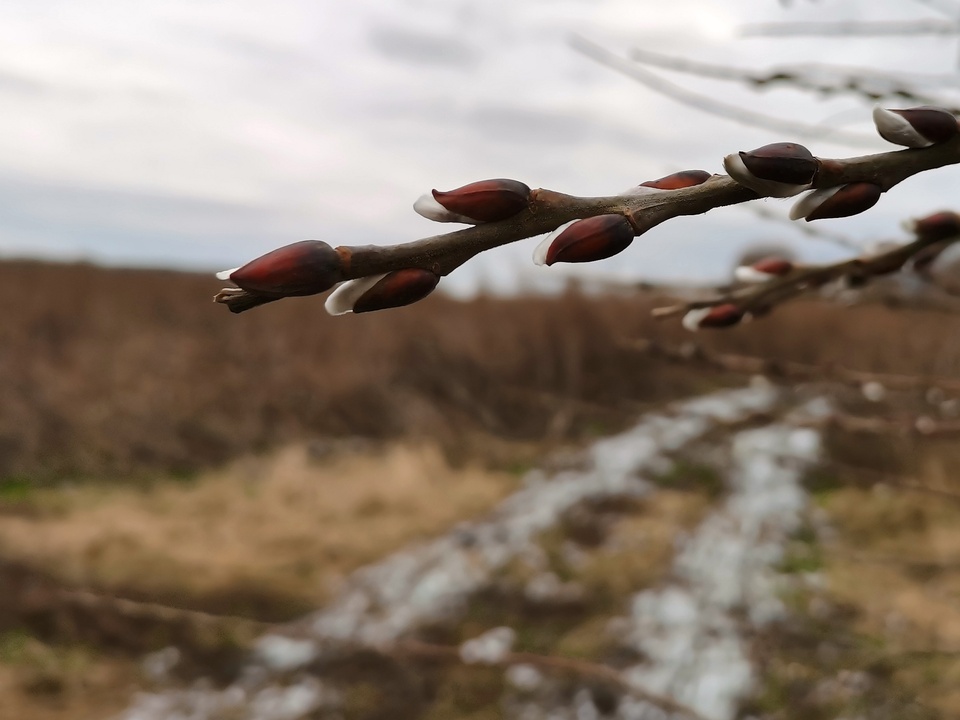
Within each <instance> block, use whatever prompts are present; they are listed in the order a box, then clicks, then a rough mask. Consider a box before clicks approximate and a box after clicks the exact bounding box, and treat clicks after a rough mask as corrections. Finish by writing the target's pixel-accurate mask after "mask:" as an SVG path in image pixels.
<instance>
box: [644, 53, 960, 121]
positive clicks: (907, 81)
mask: <svg viewBox="0 0 960 720" xmlns="http://www.w3.org/2000/svg"><path fill="white" fill-rule="evenodd" d="M630 57H631V59H632V60H634V61H635V62H638V63H643V64H644V65H652V66H654V67H658V68H662V69H664V70H672V71H675V72H681V73H686V74H688V75H696V76H697V77H705V78H712V79H715V80H728V81H733V82H739V83H742V84H744V85H747V86H749V87H751V88H765V87H769V86H773V85H787V86H789V87H791V88H799V89H801V90H808V91H811V92H818V93H823V94H833V93H853V94H855V95H859V96H860V97H864V98H866V99H868V100H874V101H875V100H880V99H883V98H898V99H900V100H904V101H907V102H910V103H912V104H915V105H938V106H941V107H948V105H949V103H947V102H945V101H944V99H943V98H941V97H938V96H935V95H928V94H925V93H922V92H919V91H917V90H915V89H913V88H912V87H910V85H911V84H913V83H917V82H924V83H926V84H928V85H944V84H950V85H956V84H957V82H958V78H956V77H954V76H951V75H937V76H915V77H912V78H911V77H909V76H906V75H895V74H891V73H880V72H878V71H876V70H865V69H862V68H841V67H836V66H829V65H827V66H824V65H802V66H783V67H774V68H771V69H769V70H762V71H757V70H749V69H745V68H737V67H732V66H729V65H719V64H716V63H704V62H696V61H693V60H688V59H686V58H677V57H672V56H669V55H663V54H661V53H655V52H651V51H649V50H643V49H640V48H634V49H633V50H632V51H631V53H630ZM951 112H960V110H956V109H951Z"/></svg>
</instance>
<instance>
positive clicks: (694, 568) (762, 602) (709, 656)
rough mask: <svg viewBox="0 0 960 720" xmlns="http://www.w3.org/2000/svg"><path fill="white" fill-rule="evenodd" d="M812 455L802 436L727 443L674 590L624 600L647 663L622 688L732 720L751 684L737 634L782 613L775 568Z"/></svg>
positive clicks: (789, 430)
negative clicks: (723, 485)
mask: <svg viewBox="0 0 960 720" xmlns="http://www.w3.org/2000/svg"><path fill="white" fill-rule="evenodd" d="M814 409H815V408H814ZM819 452H820V443H819V435H818V433H817V432H816V431H814V430H813V429H810V428H796V427H791V426H789V425H783V424H778V425H770V426H767V427H764V428H761V429H757V430H746V431H743V432H740V433H738V434H737V435H735V436H734V439H733V443H732V447H731V454H732V460H733V467H732V470H731V472H730V475H729V478H728V482H729V486H730V495H729V497H728V498H727V501H726V503H725V504H724V505H723V506H722V507H721V508H719V509H718V510H716V511H715V512H714V513H713V514H711V515H710V516H708V518H707V519H706V520H705V521H704V522H703V523H702V524H701V525H700V527H699V528H698V529H697V531H696V532H695V533H694V534H693V535H692V536H691V537H690V538H689V539H688V541H687V542H686V543H685V545H684V546H683V547H682V549H681V550H680V552H679V553H678V555H677V557H676V559H675V561H674V572H673V575H674V582H673V583H671V584H669V585H667V586H666V587H663V588H659V589H656V590H647V591H643V592H641V593H638V594H637V595H636V596H635V598H634V601H633V607H632V612H631V615H630V617H629V620H630V625H631V632H630V641H631V644H632V645H633V646H634V647H635V649H636V650H638V651H640V652H641V653H643V654H644V656H645V657H646V658H647V659H648V660H647V662H645V663H643V664H641V665H637V666H636V667H634V668H631V669H629V670H627V671H626V672H625V673H624V675H625V677H626V679H627V681H628V682H630V683H631V684H634V685H635V686H636V687H637V688H640V689H642V690H647V691H650V692H655V693H658V694H662V695H669V696H671V697H673V698H675V699H676V700H677V701H679V702H681V703H683V704H685V705H687V706H689V707H691V708H694V709H695V710H697V711H698V712H699V713H700V714H701V715H702V716H703V717H705V718H710V719H711V720H730V719H731V718H733V717H734V716H735V714H736V710H737V705H738V703H739V701H740V699H741V698H742V697H743V696H744V695H745V694H746V693H747V692H749V690H750V689H751V688H752V686H753V682H754V670H753V668H752V667H751V664H750V656H749V648H748V646H747V640H746V638H745V634H746V631H748V630H749V629H750V628H751V627H753V628H756V627H761V626H763V625H764V624H766V623H769V622H771V621H773V620H776V619H778V618H780V617H782V616H783V613H784V607H783V604H782V603H781V601H780V598H779V595H778V592H777V590H778V573H777V571H776V565H777V563H779V561H780V560H781V559H782V555H783V551H784V547H785V545H786V543H787V541H788V538H789V535H790V533H792V532H793V531H795V530H796V529H797V528H798V527H799V526H800V523H801V522H802V515H803V512H804V509H805V506H806V494H805V492H804V490H803V487H802V485H801V479H802V475H803V472H804V470H805V469H806V468H807V467H808V466H809V465H810V464H812V463H814V462H815V461H816V460H817V458H818V456H819ZM744 611H745V612H746V620H743V619H741V616H742V614H743V613H744ZM744 625H746V627H744Z"/></svg>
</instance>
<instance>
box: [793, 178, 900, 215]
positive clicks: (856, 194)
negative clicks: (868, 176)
mask: <svg viewBox="0 0 960 720" xmlns="http://www.w3.org/2000/svg"><path fill="white" fill-rule="evenodd" d="M881 194H883V190H881V189H880V186H879V185H874V184H873V183H864V182H859V183H849V184H847V185H838V186H837V187H832V188H823V189H822V190H814V191H813V192H811V193H809V194H807V195H806V196H804V197H802V198H801V199H800V200H798V201H797V202H796V204H795V205H794V206H793V207H792V208H791V209H790V219H791V220H799V219H800V218H803V219H805V220H806V221H807V222H810V221H811V220H823V219H825V218H841V217H849V216H850V215H857V214H859V213H862V212H864V211H866V210H869V209H870V208H872V207H873V206H874V205H876V204H877V200H879V199H880V195H881Z"/></svg>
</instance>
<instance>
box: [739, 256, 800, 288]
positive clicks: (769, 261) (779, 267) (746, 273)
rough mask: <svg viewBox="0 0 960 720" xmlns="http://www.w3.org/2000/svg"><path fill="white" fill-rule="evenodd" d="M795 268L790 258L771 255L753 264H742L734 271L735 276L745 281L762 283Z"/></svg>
mask: <svg viewBox="0 0 960 720" xmlns="http://www.w3.org/2000/svg"><path fill="white" fill-rule="evenodd" d="M793 268H794V265H793V263H792V262H790V261H789V260H784V259H783V258H778V257H769V258H764V259H763V260H758V261H757V262H755V263H753V264H752V265H741V266H740V267H738V268H737V269H736V270H735V271H734V277H736V279H737V280H739V281H740V282H744V283H761V282H767V281H768V280H772V279H773V278H775V277H781V276H783V275H786V274H787V273H789V272H790V271H791V270H793Z"/></svg>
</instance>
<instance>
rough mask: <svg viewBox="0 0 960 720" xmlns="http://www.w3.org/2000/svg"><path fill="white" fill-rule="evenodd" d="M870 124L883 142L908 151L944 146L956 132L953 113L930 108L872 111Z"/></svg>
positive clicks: (880, 109)
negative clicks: (941, 144)
mask: <svg viewBox="0 0 960 720" xmlns="http://www.w3.org/2000/svg"><path fill="white" fill-rule="evenodd" d="M873 122H874V124H875V125H876V126H877V132H878V133H880V137H882V138H883V139H884V140H886V141H888V142H892V143H894V144H896V145H905V146H906V147H911V148H922V147H929V146H930V145H935V144H937V143H942V142H946V141H947V140H949V139H950V138H952V137H954V136H955V135H956V134H957V133H958V132H960V128H958V127H957V119H956V118H955V117H954V115H953V113H951V112H950V111H949V110H945V109H944V108H938V107H930V106H923V107H915V108H907V109H905V110H888V109H886V108H881V107H877V108H874V110H873Z"/></svg>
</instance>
